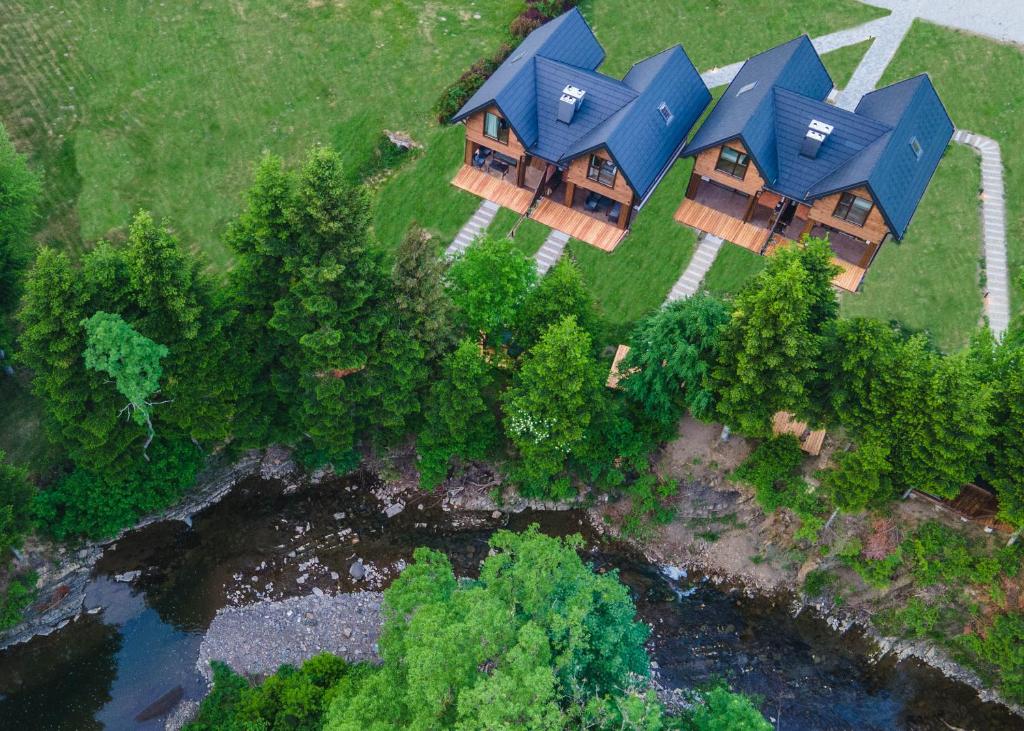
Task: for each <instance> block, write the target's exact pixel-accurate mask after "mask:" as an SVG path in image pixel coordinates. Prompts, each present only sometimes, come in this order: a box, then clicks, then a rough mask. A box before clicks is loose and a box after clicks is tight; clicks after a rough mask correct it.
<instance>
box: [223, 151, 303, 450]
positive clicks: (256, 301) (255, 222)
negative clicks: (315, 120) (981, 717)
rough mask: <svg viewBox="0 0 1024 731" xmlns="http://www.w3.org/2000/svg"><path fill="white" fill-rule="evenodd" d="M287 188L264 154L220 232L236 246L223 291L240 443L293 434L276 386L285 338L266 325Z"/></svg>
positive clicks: (289, 238) (280, 257)
mask: <svg viewBox="0 0 1024 731" xmlns="http://www.w3.org/2000/svg"><path fill="white" fill-rule="evenodd" d="M292 190H293V179H292V177H291V176H289V174H288V173H287V172H286V171H285V169H284V163H283V162H282V160H281V159H280V158H277V157H272V156H267V157H265V158H263V160H261V161H260V163H259V164H258V165H257V167H256V171H255V174H254V180H253V184H252V187H251V188H250V189H249V191H248V192H247V193H246V206H245V209H244V210H243V212H242V213H241V215H239V217H238V218H237V219H236V220H235V221H233V222H232V223H231V225H230V226H229V227H228V231H227V235H226V237H225V238H226V241H227V244H228V246H229V247H230V248H231V249H232V250H233V251H234V252H235V266H234V268H233V269H232V270H231V273H230V275H229V280H228V292H229V299H230V303H231V307H232V308H233V309H234V310H235V312H236V316H235V318H234V320H233V322H232V324H231V328H230V330H229V333H228V339H229V340H230V341H231V344H232V357H231V359H230V362H229V363H226V364H225V366H226V367H228V366H229V367H230V368H231V370H232V371H233V373H234V379H235V382H236V384H238V388H239V390H240V392H241V393H240V395H239V400H238V408H237V417H236V420H235V433H236V435H237V436H238V437H239V438H240V439H241V441H242V442H243V443H244V444H250V445H263V444H267V443H269V442H273V441H282V442H286V443H288V442H294V441H295V439H296V438H297V435H296V433H295V432H294V430H293V429H292V425H291V423H290V421H289V416H288V404H287V403H286V402H285V401H284V400H283V399H282V398H281V396H280V394H279V393H278V390H277V387H276V385H275V384H277V383H279V382H281V381H283V380H284V381H286V380H287V378H286V376H285V375H284V373H283V370H284V365H283V363H282V358H283V357H284V355H285V353H286V352H287V350H288V348H289V338H288V334H287V333H284V332H281V331H280V330H277V329H275V328H272V327H270V325H269V323H270V319H271V318H272V317H273V316H274V305H275V303H277V302H278V301H279V300H282V299H284V297H285V296H286V294H287V292H288V284H289V280H288V277H286V276H285V275H284V274H283V269H284V257H285V256H286V255H287V254H290V253H291V252H292V250H293V242H294V239H295V232H294V229H293V226H292V225H291V221H292V219H293V218H294V212H293V210H292V208H293V206H292V202H293V194H292Z"/></svg>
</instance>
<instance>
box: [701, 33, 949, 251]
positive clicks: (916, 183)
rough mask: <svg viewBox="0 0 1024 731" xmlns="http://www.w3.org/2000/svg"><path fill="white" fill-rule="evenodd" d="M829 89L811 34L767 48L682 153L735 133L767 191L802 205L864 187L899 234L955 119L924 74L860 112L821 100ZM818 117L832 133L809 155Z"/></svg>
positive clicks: (864, 103)
mask: <svg viewBox="0 0 1024 731" xmlns="http://www.w3.org/2000/svg"><path fill="white" fill-rule="evenodd" d="M831 88H832V81H831V79H830V78H829V76H828V73H827V72H826V71H825V67H824V66H823V65H822V63H821V59H820V58H819V57H818V54H817V52H815V50H814V47H813V46H812V45H811V42H810V40H809V39H808V38H807V37H806V36H801V37H800V38H797V39H795V40H792V41H790V42H789V43H784V44H782V45H781V46H777V47H776V48H773V49H771V50H769V51H765V52H764V53H762V54H759V55H757V56H754V57H753V58H751V59H749V60H748V61H747V62H746V63H745V64H744V65H743V67H742V68H741V69H740V72H739V74H737V76H736V78H735V79H734V80H733V81H732V83H731V84H729V88H728V89H726V91H725V94H723V95H722V98H721V100H719V102H718V104H717V105H716V106H715V109H714V110H713V111H712V112H711V114H710V115H709V116H708V119H707V121H706V122H705V124H704V125H703V126H702V127H701V128H700V129H699V130H698V131H697V134H695V135H694V137H693V139H692V140H690V143H689V144H688V145H687V146H686V148H685V149H684V150H683V154H684V155H695V154H697V153H699V152H701V151H702V150H705V149H708V148H710V147H715V146H717V145H720V144H722V143H724V142H728V141H729V140H733V139H737V138H738V139H740V140H741V141H742V142H743V144H744V146H745V147H746V148H747V151H748V152H749V153H750V157H751V159H752V160H753V162H754V164H755V166H756V167H757V169H758V171H759V172H760V173H761V177H763V178H764V180H765V185H766V186H767V187H768V188H770V189H772V190H774V191H776V192H778V193H781V194H782V195H785V196H787V197H790V198H793V199H796V200H800V201H805V202H810V201H812V200H815V199H818V198H822V197H824V196H827V195H831V194H833V193H837V192H839V191H842V190H850V189H853V188H858V187H862V186H863V187H866V188H867V189H868V190H869V191H870V192H871V196H872V198H873V199H874V201H875V204H876V205H877V206H878V208H879V210H880V211H881V213H882V216H883V217H884V218H885V221H886V224H887V225H888V227H889V230H890V231H892V233H893V235H894V236H896V237H897V238H902V237H903V234H904V233H906V230H907V226H908V225H909V224H910V219H911V218H912V217H913V215H914V211H915V210H916V209H917V206H918V204H919V203H920V201H921V197H922V196H923V195H924V192H925V190H926V189H927V187H928V181H929V180H931V177H932V175H933V174H934V172H935V168H936V167H937V166H938V164H939V160H940V159H941V158H942V154H943V152H944V151H945V149H946V145H947V144H948V143H949V139H950V137H952V135H953V124H952V122H950V120H949V116H948V115H947V114H946V110H945V108H944V107H943V106H942V102H941V100H940V99H939V97H938V94H937V93H936V92H935V88H934V87H933V86H932V84H931V81H930V80H929V78H928V76H927V75H925V74H922V75H920V76H915V77H914V78H912V79H907V80H905V81H901V82H898V83H896V84H892V85H891V86H887V87H885V88H884V89H879V90H878V91H873V92H871V93H870V94H867V95H865V96H864V98H863V99H861V101H860V103H859V104H858V105H857V108H856V109H855V110H854V111H853V112H849V111H846V110H843V109H839V108H837V107H834V106H832V105H830V104H826V103H825V102H824V101H823V100H824V99H825V98H826V96H827V95H828V93H829V91H830V90H831ZM815 119H816V120H818V121H820V122H824V123H826V124H830V125H832V127H833V130H832V133H831V134H830V135H829V136H828V138H827V139H826V140H825V142H824V143H823V144H822V146H821V148H820V149H819V151H818V154H817V156H816V157H814V158H810V157H806V156H804V155H801V154H800V147H801V144H802V142H803V138H804V136H805V135H806V133H807V129H808V126H809V125H810V122H811V120H815ZM912 138H913V139H916V140H917V143H918V144H919V145H920V147H921V155H920V157H918V154H917V153H916V152H915V150H914V149H913V148H912V147H911V139H912Z"/></svg>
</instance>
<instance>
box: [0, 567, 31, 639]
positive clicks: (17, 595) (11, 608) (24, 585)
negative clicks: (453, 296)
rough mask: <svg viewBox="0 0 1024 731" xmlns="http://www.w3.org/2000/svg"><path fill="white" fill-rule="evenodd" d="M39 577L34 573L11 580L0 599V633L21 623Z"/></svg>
mask: <svg viewBox="0 0 1024 731" xmlns="http://www.w3.org/2000/svg"><path fill="white" fill-rule="evenodd" d="M38 578H39V577H38V576H37V575H36V573H35V572H34V571H32V572H29V573H27V574H25V575H24V576H16V577H14V578H13V579H11V582H10V583H9V584H8V585H7V589H5V590H4V594H3V596H2V597H0V632H3V631H4V630H8V629H10V628H11V627H13V626H14V625H16V624H18V622H20V621H21V617H22V615H23V614H24V612H25V609H26V608H27V607H28V605H29V604H31V603H32V600H33V599H35V596H36V580H37V579H38Z"/></svg>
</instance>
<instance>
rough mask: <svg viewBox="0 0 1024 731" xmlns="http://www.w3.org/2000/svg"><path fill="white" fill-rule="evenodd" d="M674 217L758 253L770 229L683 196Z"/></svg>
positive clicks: (680, 221) (685, 223)
mask: <svg viewBox="0 0 1024 731" xmlns="http://www.w3.org/2000/svg"><path fill="white" fill-rule="evenodd" d="M674 218H675V219H676V221H678V222H679V223H682V224H684V225H686V226H692V227H693V228H695V229H698V230H700V231H707V232H708V233H710V234H714V235H715V236H718V237H719V238H721V239H725V240H726V241H731V242H732V243H734V244H736V245H738V246H742V247H743V248H744V249H750V250H751V251H753V252H755V253H758V254H760V253H761V247H763V246H764V243H765V242H766V241H767V240H768V229H764V228H760V227H759V226H753V225H751V224H749V223H743V221H741V220H739V219H738V218H733V217H732V216H730V215H728V214H727V213H722V212H720V211H716V210H715V209H714V208H709V207H708V206H705V205H704V204H702V203H698V202H697V201H695V200H691V199H690V198H683V202H682V203H681V204H680V206H679V208H678V210H676V215H675V216H674Z"/></svg>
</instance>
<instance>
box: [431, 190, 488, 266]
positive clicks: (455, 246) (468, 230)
mask: <svg viewBox="0 0 1024 731" xmlns="http://www.w3.org/2000/svg"><path fill="white" fill-rule="evenodd" d="M500 208H501V206H499V205H498V204H497V203H495V202H494V201H489V200H486V199H485V200H484V201H483V203H481V204H480V207H479V208H477V209H476V212H475V213H474V214H473V215H472V216H470V217H469V220H468V221H466V225H465V226H463V227H462V230H460V231H459V233H458V235H457V236H456V237H455V240H454V241H453V242H452V243H451V246H449V247H448V248H447V249H446V250H445V252H444V254H445V256H447V257H448V258H449V259H451V258H453V257H456V256H458V255H459V254H462V253H463V252H465V251H466V249H468V248H469V247H470V245H471V244H472V243H473V242H474V241H476V240H477V238H479V237H480V235H481V234H483V232H484V231H486V230H487V227H488V226H490V225H491V221H493V220H494V216H495V214H497V212H498V210H499V209H500Z"/></svg>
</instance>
